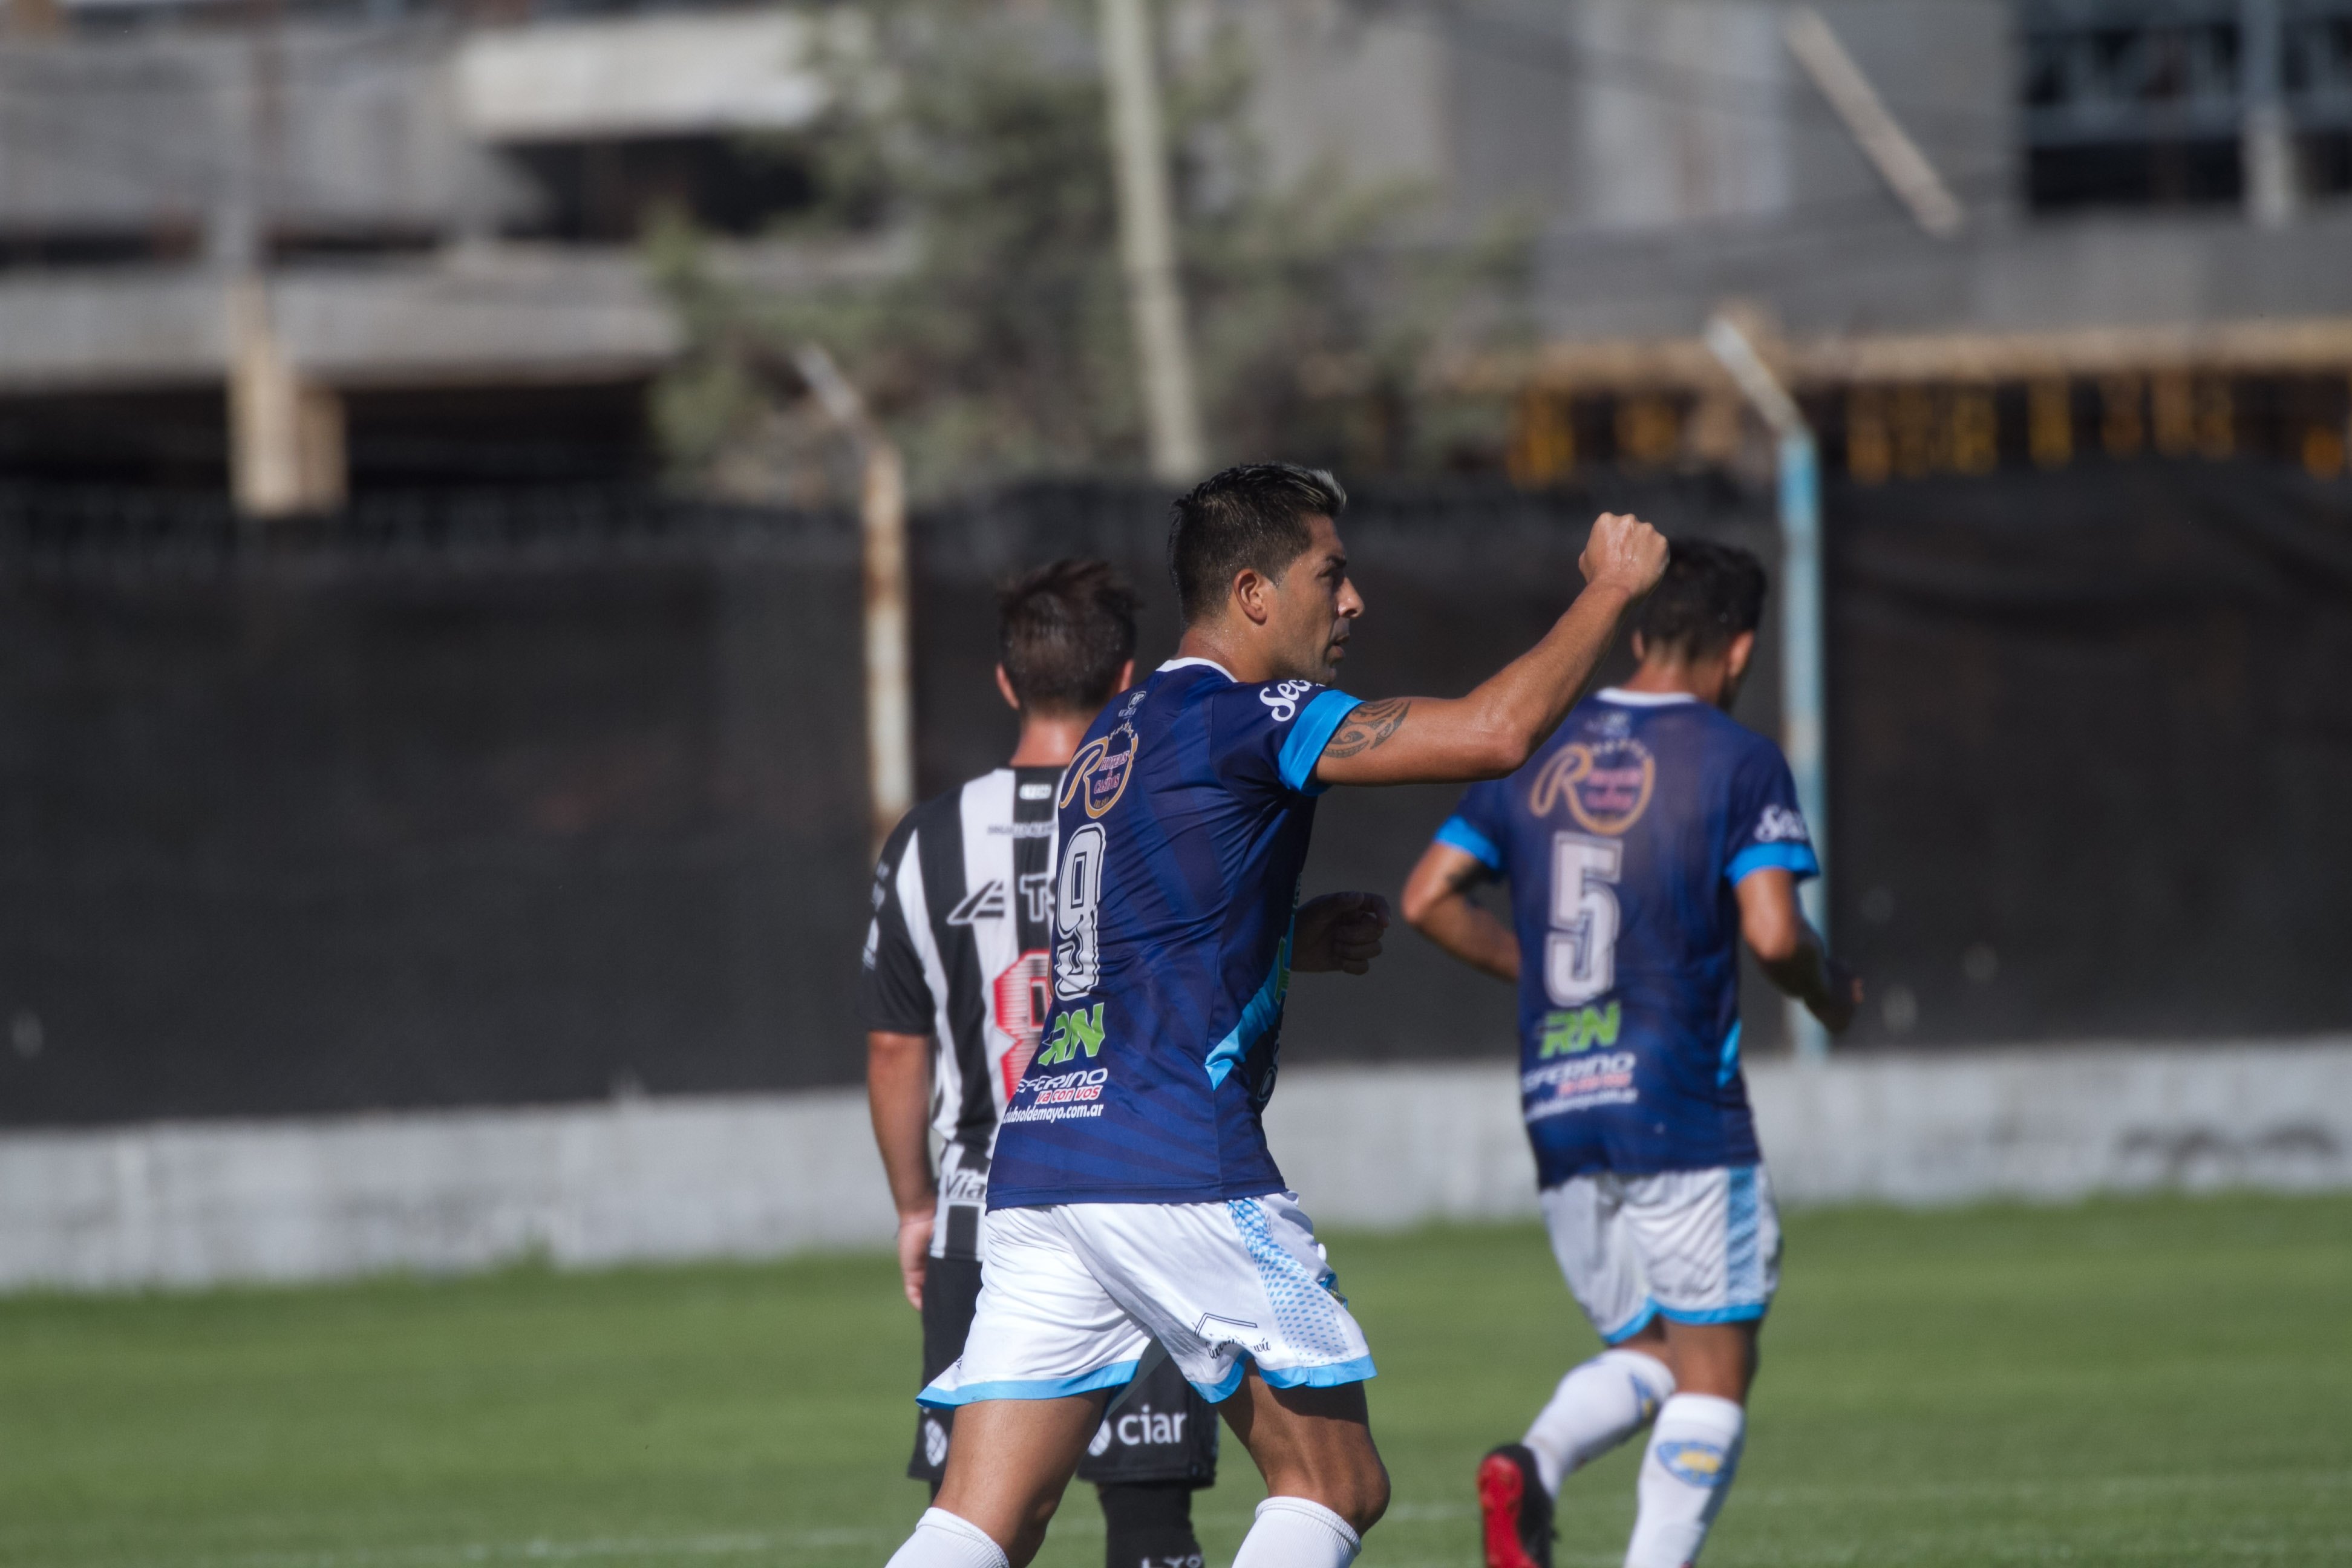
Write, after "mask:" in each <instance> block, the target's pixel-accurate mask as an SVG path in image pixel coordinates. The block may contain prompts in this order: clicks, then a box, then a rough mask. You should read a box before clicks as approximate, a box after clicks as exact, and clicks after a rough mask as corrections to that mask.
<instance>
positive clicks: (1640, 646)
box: [1633, 628, 1650, 664]
mask: <svg viewBox="0 0 2352 1568" xmlns="http://www.w3.org/2000/svg"><path fill="white" fill-rule="evenodd" d="M1649 658H1650V650H1649V647H1648V646H1647V645H1646V644H1645V643H1644V642H1643V638H1642V633H1641V631H1640V629H1639V628H1636V629H1635V630H1634V633H1633V662H1634V663H1635V664H1646V663H1648V662H1649Z"/></svg>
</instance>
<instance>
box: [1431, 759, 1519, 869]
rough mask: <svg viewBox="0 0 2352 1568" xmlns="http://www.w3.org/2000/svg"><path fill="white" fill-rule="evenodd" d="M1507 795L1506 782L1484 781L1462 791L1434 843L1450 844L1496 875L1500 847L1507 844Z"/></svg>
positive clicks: (1508, 806) (1508, 819) (1507, 781)
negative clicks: (1451, 813) (1460, 797)
mask: <svg viewBox="0 0 2352 1568" xmlns="http://www.w3.org/2000/svg"><path fill="white" fill-rule="evenodd" d="M1510 812H1511V795H1510V781H1509V780H1508V779H1487V780H1486V781H1484V782H1482V783H1479V784H1472V785H1471V786H1470V787H1469V788H1468V789H1465V790H1464V791H1463V792H1462V799H1461V801H1460V803H1459V804H1457V805H1455V806H1454V815H1453V816H1449V817H1447V818H1446V819H1445V821H1444V825H1443V826H1440V827H1439V828H1438V830H1437V842H1438V843H1440V844H1450V845H1452V846H1453V847H1454V848H1456V849H1459V850H1461V851H1462V852H1463V853H1464V854H1465V855H1468V856H1470V857H1471V858H1474V859H1475V860H1476V861H1477V862H1478V863H1479V864H1480V865H1481V866H1484V867H1486V869H1487V870H1488V871H1491V872H1493V873H1494V874H1495V875H1496V876H1500V875H1501V874H1502V871H1503V865H1504V860H1503V846H1504V845H1505V844H1507V843H1508V842H1509V841H1510V831H1511V828H1510Z"/></svg>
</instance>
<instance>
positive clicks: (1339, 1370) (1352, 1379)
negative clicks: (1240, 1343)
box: [1257, 1355, 1380, 1388]
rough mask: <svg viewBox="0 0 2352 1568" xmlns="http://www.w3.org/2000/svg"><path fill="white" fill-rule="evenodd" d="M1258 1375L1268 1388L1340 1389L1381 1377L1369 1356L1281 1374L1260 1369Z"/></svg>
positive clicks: (1289, 1368)
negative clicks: (1343, 1385) (1347, 1385)
mask: <svg viewBox="0 0 2352 1568" xmlns="http://www.w3.org/2000/svg"><path fill="white" fill-rule="evenodd" d="M1257 1374H1258V1376H1260V1377H1261V1378H1264V1379H1265V1385H1266V1386H1267V1387H1268V1388H1338V1387H1339V1386H1340V1385H1341V1384H1349V1383H1362V1382H1364V1381H1366V1380H1367V1379H1370V1378H1374V1377H1378V1376H1379V1375H1380V1373H1379V1372H1377V1371H1376V1370H1374V1368H1373V1366H1372V1358H1371V1357H1370V1356H1368V1355H1360V1356H1358V1357H1357V1358H1356V1359H1355V1360H1353V1361H1335V1362H1332V1363H1329V1364H1328V1365H1326V1366H1294V1367H1287V1368H1285V1369H1284V1370H1283V1371H1280V1372H1268V1371H1266V1370H1265V1368H1264V1367H1260V1368H1258V1369H1257Z"/></svg>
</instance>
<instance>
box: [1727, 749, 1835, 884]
mask: <svg viewBox="0 0 2352 1568" xmlns="http://www.w3.org/2000/svg"><path fill="white" fill-rule="evenodd" d="M1726 831H1727V833H1728V834H1729V836H1730V837H1729V841H1728V842H1727V844H1726V845H1725V846H1724V859H1723V864H1724V873H1723V874H1724V876H1725V877H1726V878H1727V879H1729V880H1730V881H1731V882H1732V883H1733V884H1734V885H1737V884H1738V882H1739V881H1740V880H1741V879H1744V878H1746V877H1748V875H1749V874H1750V873H1752V872H1756V871H1761V870H1763V869H1764V868H1766V867H1769V866H1777V867H1779V868H1780V869H1782V870H1784V871H1791V872H1794V873H1795V874H1796V877H1797V879H1798V880H1799V881H1802V880H1804V879H1806V878H1807V877H1817V876H1819V875H1821V869H1822V865H1821V861H1820V860H1819V859H1817V858H1815V857H1814V855H1813V838H1812V834H1811V832H1810V831H1808V830H1807V828H1806V826H1805V814H1804V813H1803V811H1801V809H1799V807H1798V805H1797V782H1796V780H1794V779H1793V778H1791V777H1790V776H1789V763H1788V762H1787V760H1786V759H1785V758H1783V757H1782V756H1781V755H1780V748H1779V747H1777V746H1775V745H1773V744H1772V743H1771V742H1759V744H1757V745H1756V746H1754V747H1753V748H1751V749H1750V750H1749V751H1748V754H1747V755H1746V756H1745V757H1743V758H1741V759H1740V762H1739V764H1738V766H1737V767H1736V768H1735V769H1733V771H1732V775H1731V803H1730V811H1729V816H1728V818H1727V822H1726Z"/></svg>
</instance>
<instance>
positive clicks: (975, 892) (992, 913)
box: [948, 879, 1011, 926]
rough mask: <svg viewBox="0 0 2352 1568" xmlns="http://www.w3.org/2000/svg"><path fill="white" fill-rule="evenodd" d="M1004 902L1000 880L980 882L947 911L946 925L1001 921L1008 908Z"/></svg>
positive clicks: (1002, 885) (1001, 880)
mask: <svg viewBox="0 0 2352 1568" xmlns="http://www.w3.org/2000/svg"><path fill="white" fill-rule="evenodd" d="M1010 907H1011V906H1009V905H1008V904H1006V902H1005V901H1004V883H1003V879H994V880H991V881H987V882H982V884H981V885H980V886H979V887H977V888H974V889H972V890H971V892H969V893H966V894H965V895H964V896H963V901H962V902H961V903H959V904H958V905H956V907H955V908H953V909H951V910H949V911H948V924H950V925H951V926H968V925H970V924H971V922H972V921H1001V920H1003V918H1004V913H1005V910H1007V909H1008V908H1010Z"/></svg>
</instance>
